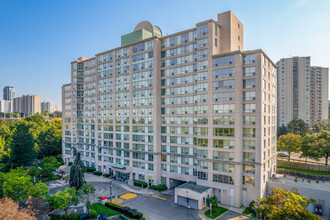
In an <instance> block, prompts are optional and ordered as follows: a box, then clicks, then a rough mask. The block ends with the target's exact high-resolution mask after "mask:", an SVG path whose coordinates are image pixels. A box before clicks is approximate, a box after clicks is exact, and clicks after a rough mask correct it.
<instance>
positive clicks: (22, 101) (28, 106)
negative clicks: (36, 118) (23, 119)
mask: <svg viewBox="0 0 330 220" xmlns="http://www.w3.org/2000/svg"><path fill="white" fill-rule="evenodd" d="M13 109H14V112H15V113H22V114H24V115H25V116H30V115H34V114H36V113H41V97H40V96H38V95H23V96H22V97H17V98H14V99H13Z"/></svg>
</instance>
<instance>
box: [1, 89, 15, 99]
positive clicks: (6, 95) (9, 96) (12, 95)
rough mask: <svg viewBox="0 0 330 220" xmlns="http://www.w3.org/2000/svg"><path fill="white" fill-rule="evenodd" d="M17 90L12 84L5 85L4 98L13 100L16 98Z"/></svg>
mask: <svg viewBox="0 0 330 220" xmlns="http://www.w3.org/2000/svg"><path fill="white" fill-rule="evenodd" d="M15 96H16V91H15V88H14V87H12V86H5V87H4V88H3V100H7V101H11V100H13V99H14V98H15Z"/></svg>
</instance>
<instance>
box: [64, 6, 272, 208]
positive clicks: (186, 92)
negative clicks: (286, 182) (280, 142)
mask: <svg viewBox="0 0 330 220" xmlns="http://www.w3.org/2000/svg"><path fill="white" fill-rule="evenodd" d="M217 18H218V19H217V21H215V20H213V19H210V20H206V21H202V22H199V23H197V24H196V25H194V26H193V27H192V28H190V29H188V30H183V31H180V32H178V33H174V34H170V35H167V36H162V32H161V30H160V28H159V27H157V26H155V25H152V24H151V23H150V22H147V21H143V22H140V23H139V24H138V25H137V26H136V27H135V29H134V31H133V32H132V33H129V34H127V35H124V36H122V38H121V39H122V41H121V46H120V47H118V48H113V49H111V50H108V51H104V52H102V53H99V54H96V55H95V57H92V58H90V59H87V58H83V57H82V58H78V60H76V61H73V62H72V63H71V83H70V84H66V85H64V86H63V87H62V112H63V114H62V117H63V120H62V123H63V129H62V132H63V133H62V134H63V148H62V152H63V154H62V155H63V160H64V161H65V162H66V163H68V162H69V161H72V155H71V148H72V147H75V148H76V149H77V150H78V151H80V152H81V159H82V161H83V163H84V165H85V166H91V167H95V168H96V169H97V170H98V171H101V172H106V173H112V174H113V175H115V176H117V178H120V179H122V180H126V181H128V182H130V183H132V182H133V180H142V181H146V182H149V183H150V184H156V185H158V184H165V185H167V186H168V187H169V188H175V187H177V186H178V185H181V184H183V183H185V182H189V181H192V182H194V183H189V184H190V186H195V188H194V189H195V191H193V190H191V188H190V189H188V188H185V187H188V185H186V186H185V185H183V186H182V188H176V192H175V202H177V203H178V204H182V205H187V200H188V199H187V198H189V201H190V202H189V204H190V206H191V208H201V204H202V201H203V198H204V199H205V197H207V196H213V195H215V196H216V197H217V199H218V201H219V202H221V203H222V204H227V205H231V206H236V207H240V206H241V205H244V206H247V205H248V204H249V202H250V201H252V200H255V199H256V198H258V197H263V196H265V195H266V184H267V181H268V179H269V178H271V177H272V175H273V174H274V173H275V170H276V128H277V124H276V108H277V105H276V100H277V98H276V94H277V92H276V90H277V89H276V87H277V85H276V83H277V79H276V78H277V72H276V65H275V64H274V63H273V62H272V61H271V59H270V58H269V57H268V56H267V55H266V54H265V53H264V52H263V51H262V50H250V51H243V24H242V23H241V22H240V21H239V20H238V18H237V17H236V16H235V15H234V14H233V13H232V12H230V11H228V12H224V13H221V14H218V16H217ZM196 184H197V185H196ZM177 191H181V192H177ZM188 191H189V192H190V193H188ZM198 192H199V193H198ZM180 193H181V194H180Z"/></svg>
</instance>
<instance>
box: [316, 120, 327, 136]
mask: <svg viewBox="0 0 330 220" xmlns="http://www.w3.org/2000/svg"><path fill="white" fill-rule="evenodd" d="M322 130H326V131H330V120H329V119H323V120H321V121H318V122H315V123H314V124H313V126H312V132H313V133H319V132H321V131H322Z"/></svg>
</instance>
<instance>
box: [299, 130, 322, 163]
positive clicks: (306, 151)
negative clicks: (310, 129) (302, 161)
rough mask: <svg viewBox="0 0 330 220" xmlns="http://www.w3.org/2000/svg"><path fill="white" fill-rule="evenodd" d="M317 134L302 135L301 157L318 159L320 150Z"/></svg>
mask: <svg viewBox="0 0 330 220" xmlns="http://www.w3.org/2000/svg"><path fill="white" fill-rule="evenodd" d="M317 138H318V137H317V134H306V135H305V136H304V137H302V141H301V151H302V154H301V157H305V158H306V162H307V158H310V159H314V160H318V159H319V158H320V151H319V146H318V145H317Z"/></svg>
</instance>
